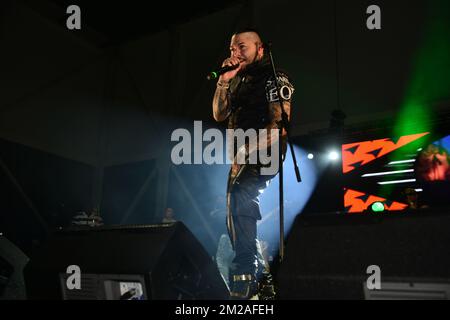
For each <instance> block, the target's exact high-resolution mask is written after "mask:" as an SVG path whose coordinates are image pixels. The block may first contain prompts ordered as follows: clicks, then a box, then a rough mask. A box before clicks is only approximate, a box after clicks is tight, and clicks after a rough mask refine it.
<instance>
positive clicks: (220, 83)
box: [216, 80, 230, 89]
mask: <svg viewBox="0 0 450 320" xmlns="http://www.w3.org/2000/svg"><path fill="white" fill-rule="evenodd" d="M216 86H217V87H218V88H223V89H228V88H229V87H230V82H229V81H223V80H219V81H217V83H216Z"/></svg>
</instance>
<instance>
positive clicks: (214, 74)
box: [206, 64, 239, 80]
mask: <svg viewBox="0 0 450 320" xmlns="http://www.w3.org/2000/svg"><path fill="white" fill-rule="evenodd" d="M237 68H239V64H236V65H234V66H225V67H222V68H220V69H219V70H215V71H211V72H210V73H209V74H208V75H207V76H206V79H208V80H213V79H217V78H218V77H219V76H220V75H222V74H224V73H226V72H228V71H231V70H234V69H237Z"/></svg>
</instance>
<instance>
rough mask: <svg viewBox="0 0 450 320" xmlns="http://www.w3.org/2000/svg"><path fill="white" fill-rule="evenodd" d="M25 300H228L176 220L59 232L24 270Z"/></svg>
mask: <svg viewBox="0 0 450 320" xmlns="http://www.w3.org/2000/svg"><path fill="white" fill-rule="evenodd" d="M24 276H25V284H26V290H27V295H28V298H29V299H67V300H72V299H83V300H90V299H97V300H98V299H100V300H102V299H107V300H116V299H117V300H125V299H129V300H141V299H142V300H145V299H150V300H203V299H209V300H213V299H218V300H225V299H228V296H229V292H228V289H227V286H226V284H225V282H224V281H223V279H222V277H221V275H220V273H219V271H218V269H217V266H216V264H215V263H214V262H213V260H212V258H211V257H209V256H208V254H207V253H206V251H205V249H204V248H203V247H202V245H201V244H200V243H199V242H198V241H197V239H196V238H195V237H194V236H193V235H192V233H191V232H190V231H189V230H188V229H187V228H186V227H185V226H184V225H183V223H181V222H177V223H173V224H160V225H145V226H118V227H98V228H95V229H94V228H89V229H86V230H76V231H74V230H72V231H61V232H58V233H57V234H55V235H54V236H53V237H52V239H50V240H49V241H48V242H47V243H46V244H44V245H43V246H42V247H41V248H40V249H39V250H38V251H36V253H35V254H33V256H32V257H31V258H30V262H29V263H28V264H27V266H26V267H25V270H24Z"/></svg>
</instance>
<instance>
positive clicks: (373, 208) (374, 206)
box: [370, 201, 385, 212]
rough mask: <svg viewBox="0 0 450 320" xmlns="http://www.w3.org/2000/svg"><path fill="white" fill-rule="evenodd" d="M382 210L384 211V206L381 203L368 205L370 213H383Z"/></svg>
mask: <svg viewBox="0 0 450 320" xmlns="http://www.w3.org/2000/svg"><path fill="white" fill-rule="evenodd" d="M384 209H385V208H384V204H383V202H380V201H376V202H374V203H372V204H371V205H370V210H371V211H372V212H383V211H384Z"/></svg>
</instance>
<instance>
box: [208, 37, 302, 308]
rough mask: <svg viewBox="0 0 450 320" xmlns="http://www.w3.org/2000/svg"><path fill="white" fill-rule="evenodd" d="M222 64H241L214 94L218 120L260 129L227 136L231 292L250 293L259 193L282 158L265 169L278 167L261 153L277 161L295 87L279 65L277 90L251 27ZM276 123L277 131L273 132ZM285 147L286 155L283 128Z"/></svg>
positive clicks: (236, 40)
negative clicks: (247, 135) (245, 136)
mask: <svg viewBox="0 0 450 320" xmlns="http://www.w3.org/2000/svg"><path fill="white" fill-rule="evenodd" d="M222 66H223V67H225V66H232V67H236V68H235V69H233V70H231V71H228V72H226V73H224V74H222V75H221V76H220V77H219V79H218V81H217V87H216V91H215V94H214V98H213V116H214V119H215V120H216V121H219V122H220V121H224V120H226V119H228V128H229V129H233V130H234V131H236V130H237V129H242V130H244V131H246V130H249V129H254V130H256V132H258V136H257V140H256V141H252V140H251V139H250V141H249V142H247V141H245V140H244V141H243V142H242V143H241V145H236V144H235V143H234V142H235V140H234V139H227V142H228V143H229V144H230V143H231V145H232V150H231V151H230V154H231V155H232V157H233V162H232V165H231V170H230V173H229V177H228V188H227V227H228V232H229V235H230V238H231V240H232V244H233V248H234V250H235V254H236V255H235V258H234V260H233V265H234V266H235V267H234V269H233V270H231V272H230V283H231V297H232V298H234V299H250V298H252V297H253V296H254V295H255V294H256V293H257V289H258V285H257V279H256V270H257V249H256V238H257V230H256V226H257V220H260V219H261V214H260V210H259V199H258V197H259V195H260V194H261V193H262V191H263V190H264V189H265V188H266V187H267V186H268V183H269V182H270V180H271V179H272V178H273V177H274V176H275V175H276V174H277V173H278V163H276V165H277V166H276V170H275V172H272V173H267V172H268V171H264V169H267V166H268V165H269V166H272V167H273V163H270V164H268V163H266V162H265V161H262V158H261V154H262V151H264V152H265V154H266V155H269V158H270V159H272V162H273V160H274V159H277V160H278V159H279V158H277V157H274V155H278V152H279V141H278V140H279V137H278V128H279V121H280V120H281V108H280V102H279V97H280V96H281V99H282V102H283V107H284V110H285V111H286V113H287V115H288V118H289V117H290V105H291V98H292V94H293V92H294V87H293V86H292V84H291V83H290V81H289V78H288V76H287V75H286V74H285V73H283V72H281V71H278V70H277V80H278V83H279V87H280V94H279V93H278V92H277V87H276V82H275V79H274V77H273V71H272V67H271V64H270V59H269V57H268V55H267V54H265V48H264V45H263V43H262V41H261V38H260V35H259V34H258V32H257V31H255V30H252V29H246V30H243V31H239V32H237V33H235V34H234V35H233V36H232V37H231V43H230V57H229V58H227V59H225V61H224V62H223V64H222ZM260 129H267V134H262V133H261V131H260ZM271 129H274V130H272V131H275V132H276V133H277V134H275V135H273V134H271ZM262 132H263V133H264V131H262ZM233 138H234V137H233ZM229 147H230V145H229ZM281 148H282V152H283V155H284V154H285V152H286V132H285V131H284V130H283V132H282V141H281ZM255 155H257V156H255ZM270 155H272V156H270ZM253 156H255V157H253ZM283 158H284V157H283ZM239 159H245V161H244V162H242V161H239ZM249 159H257V160H256V161H249ZM269 172H270V171H269Z"/></svg>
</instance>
